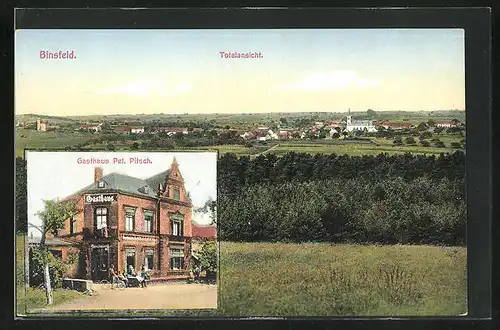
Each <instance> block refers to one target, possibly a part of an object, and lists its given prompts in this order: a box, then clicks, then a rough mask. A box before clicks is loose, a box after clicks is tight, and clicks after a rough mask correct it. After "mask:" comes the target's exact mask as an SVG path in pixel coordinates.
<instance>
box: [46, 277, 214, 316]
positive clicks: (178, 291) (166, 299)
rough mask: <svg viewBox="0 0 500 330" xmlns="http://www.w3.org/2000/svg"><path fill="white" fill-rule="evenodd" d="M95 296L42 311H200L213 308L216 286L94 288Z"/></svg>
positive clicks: (162, 285) (166, 285) (171, 285)
mask: <svg viewBox="0 0 500 330" xmlns="http://www.w3.org/2000/svg"><path fill="white" fill-rule="evenodd" d="M95 289H96V292H97V294H96V295H94V296H86V297H83V298H78V299H75V300H72V301H70V302H67V303H63V304H61V305H56V306H52V307H49V308H46V309H44V310H45V311H68V310H93V309H97V310H103V309H203V308H217V286H215V285H206V284H184V283H182V284H156V285H150V286H148V287H146V288H126V289H123V290H122V289H114V290H111V289H110V288H109V287H108V286H99V285H96V286H95Z"/></svg>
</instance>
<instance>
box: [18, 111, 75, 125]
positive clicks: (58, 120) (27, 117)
mask: <svg viewBox="0 0 500 330" xmlns="http://www.w3.org/2000/svg"><path fill="white" fill-rule="evenodd" d="M37 119H40V120H46V121H48V122H49V124H69V123H74V122H77V121H78V120H76V119H73V118H72V117H61V116H47V115H37V114H34V113H29V114H22V115H16V116H15V117H14V120H15V121H20V122H36V120H37Z"/></svg>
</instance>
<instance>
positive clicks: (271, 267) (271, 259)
mask: <svg viewBox="0 0 500 330" xmlns="http://www.w3.org/2000/svg"><path fill="white" fill-rule="evenodd" d="M220 269H221V271H220V289H219V290H220V301H219V306H220V308H221V313H222V314H223V315H230V316H292V315H293V316H349V315H351V316H352V315H356V316H390V315H400V316H410V315H426V316H430V315H455V316H457V315H459V314H463V313H465V312H466V306H467V280H466V249H465V248H441V247H433V246H401V245H399V246H398V245H395V246H374V245H329V244H314V243H311V244H273V243H228V242H222V243H221V245H220Z"/></svg>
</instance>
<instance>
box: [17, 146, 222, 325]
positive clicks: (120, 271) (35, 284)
mask: <svg viewBox="0 0 500 330" xmlns="http://www.w3.org/2000/svg"><path fill="white" fill-rule="evenodd" d="M25 157H26V161H27V163H26V167H27V192H28V193H27V197H28V198H27V201H28V207H27V209H28V237H27V239H25V238H24V237H22V236H18V239H17V242H16V243H17V253H18V255H17V258H16V263H17V264H18V265H17V267H18V268H20V267H22V268H23V270H24V274H23V275H24V278H18V282H19V281H22V279H24V280H25V281H27V283H25V288H23V287H22V286H19V285H18V291H20V292H18V294H17V308H18V310H17V313H18V315H19V314H21V315H27V314H30V313H35V314H51V313H54V312H68V313H73V312H78V311H97V312H99V311H110V310H115V311H117V313H118V314H119V312H120V311H123V310H129V311H130V310H155V311H156V313H157V314H158V313H160V314H161V312H158V310H190V309H215V308H217V295H218V293H217V274H218V255H217V253H218V252H217V251H218V247H217V243H216V237H217V230H216V226H215V223H216V219H215V203H216V196H217V182H216V162H217V153H215V152H179V153H173V152H169V153H164V152H156V153H142V152H129V153H112V152H36V151H27V152H26V156H25ZM25 243H27V244H25ZM23 265H24V267H23ZM18 273H19V272H18ZM19 275H20V274H18V277H19Z"/></svg>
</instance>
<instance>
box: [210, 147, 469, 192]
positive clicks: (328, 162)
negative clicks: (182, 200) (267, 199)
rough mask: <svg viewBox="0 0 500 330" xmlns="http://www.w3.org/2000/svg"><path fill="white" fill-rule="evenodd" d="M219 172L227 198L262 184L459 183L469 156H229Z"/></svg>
mask: <svg viewBox="0 0 500 330" xmlns="http://www.w3.org/2000/svg"><path fill="white" fill-rule="evenodd" d="M217 170H218V175H217V182H218V189H219V194H221V195H223V196H224V195H226V194H232V193H235V192H238V191H239V190H241V189H242V188H243V187H246V186H248V185H252V184H258V183H280V182H291V181H297V182H307V181H321V180H327V179H355V178H364V179H367V180H381V179H385V178H394V177H401V178H403V179H404V180H407V181H408V180H412V179H415V178H418V177H422V176H428V177H429V178H431V179H441V178H447V179H449V180H459V179H464V178H465V154H464V153H463V152H462V151H455V152H454V153H451V154H444V153H443V154H440V155H439V156H437V157H436V156H434V155H432V156H424V155H412V154H410V153H406V154H402V155H388V154H385V153H382V154H378V155H376V156H373V155H363V156H348V155H342V156H339V155H335V154H331V155H324V154H316V155H311V154H308V153H296V152H289V153H286V154H284V155H283V156H281V157H279V156H276V155H274V154H272V153H269V154H266V155H259V156H257V157H255V158H251V157H249V156H240V157H237V156H236V155H235V154H232V153H226V154H224V155H222V156H221V157H220V158H219V161H218V164H217Z"/></svg>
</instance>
